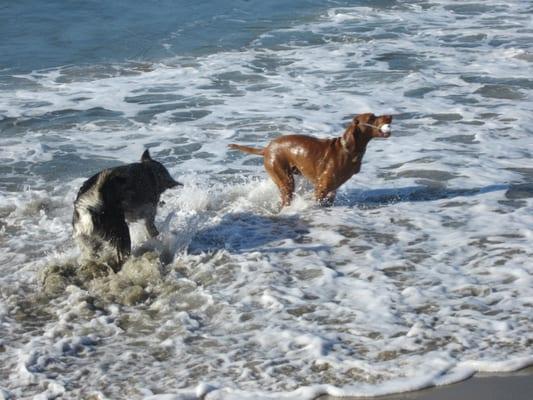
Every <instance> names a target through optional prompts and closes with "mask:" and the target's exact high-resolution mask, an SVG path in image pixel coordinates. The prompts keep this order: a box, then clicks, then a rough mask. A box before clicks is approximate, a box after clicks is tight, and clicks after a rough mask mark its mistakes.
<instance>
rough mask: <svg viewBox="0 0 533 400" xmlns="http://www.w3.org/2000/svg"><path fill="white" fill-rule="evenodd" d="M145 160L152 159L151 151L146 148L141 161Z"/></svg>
mask: <svg viewBox="0 0 533 400" xmlns="http://www.w3.org/2000/svg"><path fill="white" fill-rule="evenodd" d="M144 161H152V157H150V152H149V151H148V149H146V150H145V151H144V153H143V155H142V156H141V162H144Z"/></svg>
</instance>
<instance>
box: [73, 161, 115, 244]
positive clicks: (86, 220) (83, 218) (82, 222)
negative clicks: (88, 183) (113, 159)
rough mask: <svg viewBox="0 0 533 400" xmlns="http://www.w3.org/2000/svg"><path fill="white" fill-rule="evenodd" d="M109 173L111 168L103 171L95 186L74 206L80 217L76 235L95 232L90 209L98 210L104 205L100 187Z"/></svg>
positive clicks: (76, 225)
mask: <svg viewBox="0 0 533 400" xmlns="http://www.w3.org/2000/svg"><path fill="white" fill-rule="evenodd" d="M109 173H110V172H109V170H104V171H102V172H101V173H100V175H99V176H98V179H97V180H96V183H95V184H94V186H93V187H91V188H90V189H89V190H87V191H86V192H85V193H83V194H82V195H81V196H80V197H79V198H78V199H77V200H76V202H75V204H74V207H75V209H76V211H77V212H78V217H79V218H78V221H77V222H76V224H75V226H74V236H81V235H91V234H92V233H93V230H94V225H93V219H92V215H91V212H90V210H95V211H97V210H99V209H100V208H101V207H102V206H103V204H102V199H101V193H100V188H101V187H102V184H103V183H104V182H105V180H106V179H107V177H108V176H109Z"/></svg>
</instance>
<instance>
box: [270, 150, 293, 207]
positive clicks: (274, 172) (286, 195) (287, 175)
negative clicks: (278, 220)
mask: <svg viewBox="0 0 533 400" xmlns="http://www.w3.org/2000/svg"><path fill="white" fill-rule="evenodd" d="M266 160H267V159H266V158H265V169H266V171H267V172H268V174H269V175H270V177H271V178H272V180H273V181H274V183H275V184H276V185H277V187H278V189H279V191H280V194H281V207H285V206H288V205H289V204H291V201H292V196H293V194H294V177H293V175H292V173H291V169H290V167H289V166H286V167H285V166H281V165H279V164H278V163H275V162H272V163H267V162H266Z"/></svg>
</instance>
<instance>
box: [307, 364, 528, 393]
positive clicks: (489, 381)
mask: <svg viewBox="0 0 533 400" xmlns="http://www.w3.org/2000/svg"><path fill="white" fill-rule="evenodd" d="M531 393H533V366H530V367H526V368H523V369H520V370H518V371H515V372H510V373H490V374H487V373H478V374H475V375H474V376H472V377H471V378H468V379H465V380H463V381H460V382H457V383H452V384H449V385H443V386H433V387H430V388H426V389H422V390H416V391H412V392H403V393H397V394H392V395H386V396H378V397H334V396H329V395H322V396H319V397H317V398H316V399H315V400H341V399H342V400H362V399H367V400H368V399H377V400H449V399H469V400H489V399H490V400H500V399H502V400H504V399H513V400H529V399H531Z"/></svg>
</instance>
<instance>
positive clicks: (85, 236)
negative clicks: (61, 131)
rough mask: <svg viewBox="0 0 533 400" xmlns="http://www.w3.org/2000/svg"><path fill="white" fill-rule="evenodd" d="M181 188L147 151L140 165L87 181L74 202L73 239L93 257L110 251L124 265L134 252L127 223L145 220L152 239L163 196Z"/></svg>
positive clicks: (115, 170) (116, 170) (100, 175)
mask: <svg viewBox="0 0 533 400" xmlns="http://www.w3.org/2000/svg"><path fill="white" fill-rule="evenodd" d="M177 185H179V183H178V182H176V181H175V180H174V179H173V178H172V177H171V176H170V174H169V173H168V171H167V169H166V168H165V167H164V166H163V165H162V164H161V163H159V162H157V161H155V160H153V159H152V158H151V157H150V154H149V152H148V150H146V151H145V152H144V153H143V155H142V158H141V162H139V163H132V164H127V165H123V166H119V167H115V168H111V169H106V170H104V171H101V172H99V173H98V174H96V175H93V176H92V177H90V178H89V179H88V180H86V181H85V182H84V183H83V185H82V186H81V188H80V190H79V191H78V195H77V197H76V200H75V202H74V214H73V218H72V224H73V228H74V237H75V238H76V240H77V241H78V244H79V245H80V247H81V248H82V250H87V251H86V252H88V253H90V254H91V256H96V255H100V253H105V251H106V247H110V248H111V250H112V251H113V252H114V253H115V254H116V257H117V259H118V264H119V265H120V264H122V263H123V261H124V260H125V259H126V257H127V256H128V255H129V254H130V251H131V239H130V234H129V229H128V225H127V222H126V221H135V220H138V219H144V220H145V224H146V228H147V230H148V232H149V233H150V235H151V236H156V235H157V234H158V232H157V229H156V228H155V225H154V219H155V214H156V210H157V203H158V202H159V197H160V196H161V194H162V193H163V192H164V191H165V190H166V189H169V188H171V187H175V186H177Z"/></svg>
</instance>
